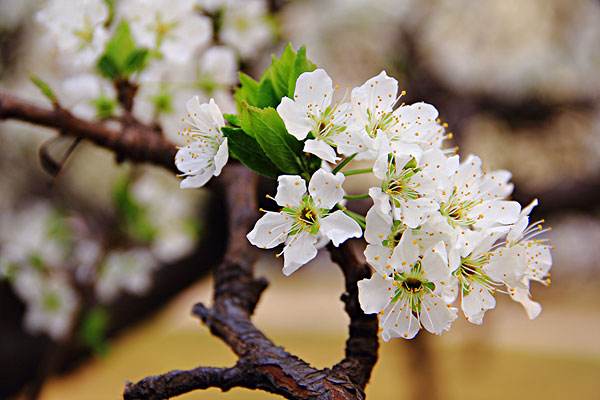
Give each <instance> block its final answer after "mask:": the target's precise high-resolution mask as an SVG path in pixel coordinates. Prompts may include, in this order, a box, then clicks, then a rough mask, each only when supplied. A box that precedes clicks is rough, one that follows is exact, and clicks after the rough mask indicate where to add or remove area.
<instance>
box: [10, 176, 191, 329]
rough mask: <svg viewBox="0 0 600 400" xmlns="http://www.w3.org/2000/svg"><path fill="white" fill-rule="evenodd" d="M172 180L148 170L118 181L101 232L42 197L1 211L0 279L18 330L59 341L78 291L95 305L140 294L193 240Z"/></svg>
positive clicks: (186, 208) (75, 310)
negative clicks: (14, 299)
mask: <svg viewBox="0 0 600 400" xmlns="http://www.w3.org/2000/svg"><path fill="white" fill-rule="evenodd" d="M173 183H174V182H173V180H172V177H170V176H169V175H164V176H162V179H161V176H159V175H157V174H152V173H150V171H148V172H146V173H144V174H140V175H139V176H138V177H136V179H135V180H133V181H130V180H129V179H127V180H125V181H123V182H118V183H117V185H116V188H115V193H114V197H115V209H116V210H115V211H116V215H115V219H114V221H116V222H118V225H119V228H118V229H111V228H114V224H111V226H110V227H106V228H107V229H108V230H107V231H104V232H102V230H101V229H98V228H101V227H98V226H96V225H93V224H94V222H93V219H94V218H90V219H88V218H86V217H85V216H83V215H81V214H79V213H77V212H74V211H71V212H69V213H68V214H67V213H66V212H64V211H62V210H60V209H58V208H57V207H55V206H54V205H51V204H50V203H49V202H45V201H37V202H35V203H33V204H30V205H27V206H26V207H23V208H22V210H19V211H18V212H14V210H2V212H0V280H6V281H8V282H9V283H10V284H11V286H12V288H13V289H14V292H15V294H16V295H17V296H18V297H19V298H20V299H21V300H22V301H23V302H24V303H25V305H26V313H25V317H24V320H23V323H24V326H25V329H27V330H28V331H29V332H31V333H34V334H37V333H46V334H48V335H49V336H50V337H52V338H53V339H54V340H64V339H66V338H68V337H70V336H71V335H72V334H73V333H74V332H73V329H75V328H76V327H77V325H78V322H77V319H78V318H79V317H85V313H86V312H87V311H89V310H80V308H81V307H82V303H81V301H80V300H81V293H82V292H83V291H85V293H86V296H89V295H91V294H92V293H93V295H94V296H95V297H96V299H97V302H98V303H99V304H110V303H112V302H113V301H114V300H116V299H117V298H118V296H119V295H122V294H123V293H131V294H134V295H143V294H145V293H146V292H147V291H148V290H149V289H150V288H151V285H152V275H153V273H154V271H155V270H156V269H157V268H158V267H159V266H160V263H161V262H172V261H175V260H177V259H180V258H181V257H183V256H185V255H187V254H189V253H190V252H191V251H192V249H193V246H194V245H195V243H196V242H197V239H198V227H197V226H195V225H194V224H193V221H195V216H196V215H195V214H196V210H195V204H196V202H195V200H194V199H193V198H190V197H189V196H186V195H184V194H183V193H181V192H177V191H175V192H174V191H173V190H172V189H173V187H172V185H173ZM150 216H151V218H150ZM112 242H118V243H119V245H118V247H115V246H114V245H111V243H112ZM89 289H93V290H92V291H90V290H89Z"/></svg>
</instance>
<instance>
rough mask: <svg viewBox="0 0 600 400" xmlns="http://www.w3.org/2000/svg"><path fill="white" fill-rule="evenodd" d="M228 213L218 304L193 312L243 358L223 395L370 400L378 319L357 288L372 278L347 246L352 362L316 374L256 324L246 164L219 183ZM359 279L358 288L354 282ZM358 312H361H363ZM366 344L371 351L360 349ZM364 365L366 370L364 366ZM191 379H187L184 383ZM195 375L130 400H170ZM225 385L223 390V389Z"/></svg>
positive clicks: (252, 180) (128, 393)
mask: <svg viewBox="0 0 600 400" xmlns="http://www.w3.org/2000/svg"><path fill="white" fill-rule="evenodd" d="M219 183H220V184H221V187H222V188H223V195H224V197H225V203H226V205H227V208H228V223H229V227H230V228H229V242H228V247H227V251H226V255H225V258H224V261H223V263H222V264H221V265H220V266H219V267H218V268H217V269H216V271H215V294H214V305H213V307H212V308H208V307H206V306H204V305H203V304H197V305H195V306H194V308H193V313H194V314H195V315H197V316H199V317H200V318H201V319H202V321H204V323H205V324H206V325H207V326H208V327H209V329H210V331H211V333H213V334H214V335H215V336H217V337H219V338H221V339H222V340H223V341H224V342H225V343H226V344H227V345H229V347H231V349H232V350H233V351H234V352H235V353H236V354H237V355H238V357H239V361H238V363H237V364H236V367H234V368H236V369H237V371H241V372H240V377H239V379H237V378H236V380H230V381H228V382H227V384H226V388H224V390H226V389H228V388H230V387H232V386H239V387H245V388H251V389H261V390H264V391H267V392H270V393H275V394H279V395H282V396H284V397H286V398H288V399H303V400H304V399H323V400H325V399H364V387H365V384H366V382H367V381H368V378H369V375H370V373H371V369H372V367H373V364H374V362H375V358H376V352H377V336H376V335H377V322H376V319H375V318H374V317H371V316H365V318H362V317H361V316H360V315H362V311H360V309H359V306H358V297H357V291H356V289H355V283H356V281H357V280H358V279H361V278H363V277H367V276H369V271H368V269H365V268H366V266H365V265H364V264H363V263H360V262H359V261H358V260H357V259H356V258H355V256H354V255H353V253H348V251H349V248H348V247H343V248H341V249H339V250H338V251H339V252H340V255H339V258H338V259H337V260H338V261H339V262H344V263H346V262H347V263H348V265H347V266H346V265H345V266H344V267H343V270H344V272H345V276H346V279H347V290H348V294H347V295H346V296H345V302H346V310H348V312H349V314H350V315H351V321H352V322H351V327H350V331H351V334H352V337H351V339H349V341H348V348H347V351H346V354H347V356H346V358H345V359H344V361H342V362H341V363H339V364H338V365H336V366H335V367H334V368H333V369H329V368H325V369H317V368H314V367H312V366H311V365H309V364H308V363H307V362H305V361H303V360H301V359H299V358H298V357H296V356H294V355H292V354H290V353H288V352H287V351H285V349H283V348H282V347H280V346H276V345H275V344H274V343H273V342H272V341H271V340H270V339H268V338H267V337H266V336H265V335H264V334H263V333H262V332H261V331H260V330H259V329H258V328H257V327H256V326H255V325H254V324H253V323H252V321H251V319H250V318H251V315H252V313H253V311H254V308H255V306H256V303H257V302H258V300H259V297H260V294H261V293H262V291H263V290H264V289H265V288H266V286H267V283H266V281H265V280H262V279H255V278H254V276H253V264H254V261H255V260H256V253H255V251H254V249H252V248H251V247H250V245H249V244H248V241H247V240H246V238H245V235H246V233H247V232H248V231H249V229H250V228H251V226H252V224H253V223H254V221H255V220H256V218H257V213H256V209H257V203H256V200H257V199H256V197H257V196H256V186H257V178H256V177H255V176H254V175H253V174H252V173H251V172H249V171H248V170H247V169H246V168H244V167H243V166H241V165H237V166H232V167H230V168H228V169H226V170H225V171H224V172H223V175H222V176H221V177H220V178H219ZM352 282H354V283H352ZM359 311H360V314H359ZM361 346H366V347H365V349H362V350H361V349H360V347H361ZM359 364H363V365H359ZM172 374H179V375H178V376H180V377H182V378H181V379H182V382H180V385H179V386H178V387H177V388H171V387H170V388H169V390H170V392H168V393H167V392H164V393H162V392H161V393H159V392H152V390H153V388H156V387H157V386H156V385H157V384H158V383H157V382H164V381H170V382H171V380H170V379H169V377H170V376H172ZM185 376H187V378H184V377H185ZM194 379H195V378H194V376H193V375H191V374H190V375H189V376H188V375H186V374H185V373H182V372H170V373H168V374H166V375H159V376H157V377H152V378H146V379H144V380H142V381H140V382H138V383H136V384H129V385H128V386H127V387H126V389H125V398H126V399H137V398H140V397H139V396H138V397H136V394H137V393H149V392H148V391H150V393H153V395H154V397H149V398H155V399H163V398H167V397H169V393H175V392H174V391H176V393H184V392H186V391H189V390H193V389H194V384H195V383H194ZM218 387H221V386H218Z"/></svg>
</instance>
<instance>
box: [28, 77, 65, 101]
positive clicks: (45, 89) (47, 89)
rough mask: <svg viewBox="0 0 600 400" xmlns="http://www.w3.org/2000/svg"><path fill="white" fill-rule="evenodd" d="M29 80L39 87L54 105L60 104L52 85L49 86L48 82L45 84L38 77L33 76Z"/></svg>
mask: <svg viewBox="0 0 600 400" xmlns="http://www.w3.org/2000/svg"><path fill="white" fill-rule="evenodd" d="M29 79H31V82H33V84H34V85H35V86H37V88H38V89H39V90H40V92H42V94H43V95H44V96H46V98H47V99H48V100H50V101H51V102H52V104H58V99H57V98H56V95H55V94H54V91H53V90H52V88H51V87H50V85H48V84H47V83H46V82H44V81H43V80H42V79H41V78H40V77H39V76H37V75H31V76H30V77H29Z"/></svg>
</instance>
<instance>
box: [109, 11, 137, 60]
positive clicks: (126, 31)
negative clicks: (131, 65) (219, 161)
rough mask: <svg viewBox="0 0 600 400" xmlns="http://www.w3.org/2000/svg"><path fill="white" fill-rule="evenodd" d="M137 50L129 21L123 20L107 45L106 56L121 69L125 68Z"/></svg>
mask: <svg viewBox="0 0 600 400" xmlns="http://www.w3.org/2000/svg"><path fill="white" fill-rule="evenodd" d="M135 48H136V46H135V41H134V40H133V35H132V34H131V29H130V28H129V24H128V23H127V21H125V20H122V21H121V22H120V23H119V25H118V26H117V29H116V30H115V33H114V34H113V37H112V38H111V39H110V40H109V41H108V43H107V44H106V49H105V50H104V54H105V55H106V56H108V57H109V58H111V59H112V60H113V61H114V63H115V64H116V65H117V66H118V67H119V68H123V67H124V66H125V63H126V62H127V59H128V58H129V55H130V54H131V53H133V51H134V50H135Z"/></svg>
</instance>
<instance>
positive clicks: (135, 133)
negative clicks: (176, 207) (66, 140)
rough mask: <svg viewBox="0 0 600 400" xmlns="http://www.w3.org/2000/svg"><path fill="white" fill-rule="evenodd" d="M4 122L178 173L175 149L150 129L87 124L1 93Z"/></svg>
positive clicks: (58, 110)
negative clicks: (83, 142) (33, 127)
mask: <svg viewBox="0 0 600 400" xmlns="http://www.w3.org/2000/svg"><path fill="white" fill-rule="evenodd" d="M3 119H14V120H19V121H24V122H29V123H32V124H35V125H39V126H43V127H46V128H53V129H57V130H58V131H59V132H60V133H61V134H62V135H68V136H73V137H77V138H81V139H86V140H89V141H91V142H93V143H95V144H97V145H99V146H102V147H105V148H107V149H109V150H112V151H114V152H115V154H116V155H117V157H118V159H127V160H131V161H135V162H147V163H152V164H156V165H160V166H163V167H165V168H167V169H169V170H171V171H174V172H176V171H177V170H176V168H175V164H174V162H173V160H174V159H175V153H176V152H177V148H176V147H175V145H173V143H171V142H170V141H168V140H166V139H165V138H163V137H162V136H160V135H157V134H156V130H154V129H153V128H152V127H149V126H145V125H140V124H133V125H125V126H120V127H119V126H117V127H112V126H111V125H109V124H108V123H105V122H90V121H86V120H83V119H81V118H78V117H76V116H74V115H73V114H71V113H70V112H69V111H67V110H65V109H62V108H55V109H48V108H44V107H39V106H36V105H34V104H31V103H29V102H27V101H24V100H21V99H19V98H17V97H15V96H12V95H10V94H8V93H2V92H0V120H3Z"/></svg>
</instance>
